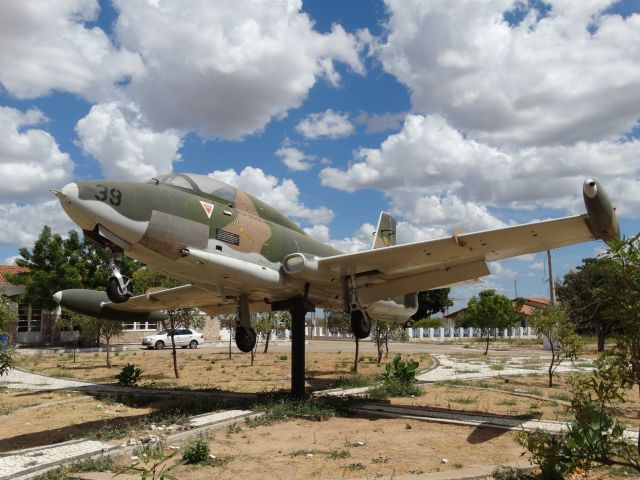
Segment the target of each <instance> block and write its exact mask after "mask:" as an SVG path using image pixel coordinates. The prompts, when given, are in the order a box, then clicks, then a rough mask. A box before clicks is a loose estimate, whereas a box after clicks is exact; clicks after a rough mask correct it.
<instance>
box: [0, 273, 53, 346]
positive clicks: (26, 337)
mask: <svg viewBox="0 0 640 480" xmlns="http://www.w3.org/2000/svg"><path fill="white" fill-rule="evenodd" d="M28 271H29V269H28V268H24V267H16V266H15V265H0V288H1V289H2V291H3V293H4V294H5V295H6V296H8V297H9V298H11V299H12V300H14V302H13V306H14V308H15V311H16V313H17V314H18V324H17V325H16V326H15V327H14V328H13V331H12V332H9V333H11V337H12V338H13V341H14V342H15V343H17V344H28V345H39V344H42V343H51V342H52V341H53V340H54V339H57V338H58V336H59V332H58V318H59V315H60V311H59V309H56V310H46V309H43V308H40V307H39V306H37V305H30V304H27V303H21V302H20V296H21V295H23V294H24V292H25V286H24V285H12V284H11V283H9V282H8V281H7V277H6V276H7V275H15V274H17V273H23V272H28Z"/></svg>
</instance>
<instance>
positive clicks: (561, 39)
mask: <svg viewBox="0 0 640 480" xmlns="http://www.w3.org/2000/svg"><path fill="white" fill-rule="evenodd" d="M545 3H546V4H548V5H550V6H551V10H550V12H549V13H548V15H546V16H544V15H539V13H538V12H537V11H535V9H534V7H531V5H532V4H534V2H522V1H515V0H486V1H482V2H478V1H475V0H460V1H456V2H451V1H449V0H433V1H429V2H424V1H420V0H386V4H387V7H388V11H389V13H390V18H389V21H388V24H387V29H388V32H387V33H388V35H386V36H385V40H384V43H381V44H380V45H378V50H377V53H378V55H379V58H380V59H381V61H382V63H383V65H384V68H385V69H386V70H387V71H388V72H390V73H391V74H393V75H395V76H396V77H397V78H398V79H399V80H400V81H401V82H402V83H404V84H405V85H406V86H407V87H408V88H409V90H410V92H411V101H412V105H413V108H414V110H415V111H418V112H423V113H434V112H435V113H439V114H442V115H443V116H445V117H446V118H447V119H448V121H449V122H450V123H451V124H452V125H454V126H455V127H456V128H458V129H460V130H462V131H464V132H465V133H467V134H469V135H471V136H472V137H474V138H476V139H477V140H482V141H485V142H489V143H490V144H493V145H506V144H511V145H514V144H519V145H522V144H529V145H532V144H537V145H542V144H573V143H575V142H578V141H589V142H592V141H595V142H597V141H602V140H615V139H617V138H618V137H619V136H620V135H622V134H623V133H625V132H627V131H629V130H630V129H631V128H632V127H633V126H634V124H636V122H637V121H638V119H639V117H640V115H639V111H640V96H639V95H638V94H637V92H638V91H639V90H640V49H639V48H637V46H638V45H639V44H640V14H634V15H631V16H628V17H627V18H622V17H621V16H619V15H614V14H606V15H605V14H603V12H604V11H605V10H606V9H607V8H608V7H609V6H611V5H612V4H613V3H614V2H613V1H612V0H592V1H589V2H568V1H566V0H549V1H548V2H545ZM527 5H528V6H527ZM516 7H520V8H524V9H525V10H526V9H528V10H529V11H528V13H526V15H525V17H524V19H523V20H522V22H521V23H520V24H519V25H517V26H515V25H509V24H508V23H507V21H506V20H505V18H504V13H505V12H506V11H509V10H511V9H514V8H516ZM594 29H595V31H594Z"/></svg>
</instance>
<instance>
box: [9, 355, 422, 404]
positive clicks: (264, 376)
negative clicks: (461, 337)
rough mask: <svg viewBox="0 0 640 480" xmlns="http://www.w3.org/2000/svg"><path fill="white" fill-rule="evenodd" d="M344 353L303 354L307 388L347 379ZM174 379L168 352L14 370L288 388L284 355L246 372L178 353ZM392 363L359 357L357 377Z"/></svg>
mask: <svg viewBox="0 0 640 480" xmlns="http://www.w3.org/2000/svg"><path fill="white" fill-rule="evenodd" d="M347 347H350V349H351V350H346V349H345V351H344V352H335V353H330V352H308V353H307V355H306V379H307V387H308V388H310V389H312V390H322V389H326V388H331V387H332V386H333V385H334V384H335V382H336V380H338V379H339V378H340V377H341V376H348V375H350V374H351V368H352V366H353V361H354V354H353V353H352V349H353V345H347ZM177 354H178V368H179V373H180V378H179V379H176V378H175V376H174V373H173V362H172V358H171V350H170V349H165V350H138V351H133V352H121V353H119V354H114V353H112V354H111V363H112V368H107V366H106V354H105V353H79V354H77V355H76V361H75V363H74V361H73V354H70V353H60V354H54V355H20V356H18V366H19V367H22V368H25V369H27V370H30V371H33V372H37V373H42V374H45V375H52V376H58V377H68V378H76V379H80V380H89V381H94V382H97V383H111V384H113V383H117V380H116V378H115V376H116V375H117V374H118V373H120V371H121V370H122V367H124V366H125V365H126V364H128V363H133V364H135V365H136V366H137V367H139V368H141V369H142V372H143V373H142V378H141V381H140V382H139V384H138V385H139V386H141V387H153V388H174V387H179V388H190V389H206V390H222V391H232V392H252V393H255V392H270V391H274V390H286V389H289V388H290V386H291V379H290V378H291V377H290V372H291V363H290V355H289V354H286V353H271V352H269V353H266V354H264V353H258V354H257V355H256V357H255V359H254V364H253V366H251V357H250V355H248V354H237V353H236V354H233V355H232V358H231V360H229V355H228V353H226V352H220V351H218V352H215V351H212V350H207V349H197V350H190V349H186V350H183V349H178V351H177ZM402 357H403V359H408V358H413V359H414V360H416V361H418V362H419V363H420V369H427V368H429V367H430V366H431V365H432V359H431V357H430V356H429V355H428V354H426V353H411V354H403V356H402ZM392 358H393V354H390V356H389V358H388V359H383V360H384V361H383V363H382V365H380V366H378V365H377V363H376V358H375V356H374V355H372V354H371V353H368V354H362V355H360V362H359V367H358V373H360V374H362V375H379V374H380V373H381V372H382V371H384V363H386V362H388V361H389V360H391V359H392Z"/></svg>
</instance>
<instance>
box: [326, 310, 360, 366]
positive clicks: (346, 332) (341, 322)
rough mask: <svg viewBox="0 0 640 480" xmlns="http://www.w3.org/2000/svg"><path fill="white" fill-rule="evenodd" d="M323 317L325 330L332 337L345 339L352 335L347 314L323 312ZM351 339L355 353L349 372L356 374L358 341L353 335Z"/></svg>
mask: <svg viewBox="0 0 640 480" xmlns="http://www.w3.org/2000/svg"><path fill="white" fill-rule="evenodd" d="M324 316H325V321H326V323H327V330H329V332H331V334H332V335H342V336H345V337H346V336H350V335H353V330H352V329H351V316H350V315H349V314H348V313H345V312H342V311H338V310H325V311H324ZM353 339H354V341H355V343H356V352H355V358H354V360H353V368H352V369H351V370H352V371H353V372H357V371H358V363H359V362H358V359H359V356H360V340H359V339H358V337H356V336H355V335H354V336H353Z"/></svg>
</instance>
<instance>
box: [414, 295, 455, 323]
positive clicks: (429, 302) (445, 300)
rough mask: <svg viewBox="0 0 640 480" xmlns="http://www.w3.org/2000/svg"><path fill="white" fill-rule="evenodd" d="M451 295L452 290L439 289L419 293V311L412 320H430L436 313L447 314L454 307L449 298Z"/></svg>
mask: <svg viewBox="0 0 640 480" xmlns="http://www.w3.org/2000/svg"><path fill="white" fill-rule="evenodd" d="M450 293H451V289H450V288H437V289H435V290H423V291H421V292H418V311H417V312H416V313H415V314H414V315H413V316H412V317H411V319H412V320H422V319H423V318H430V317H431V316H432V315H435V314H436V313H445V311H446V310H447V308H448V307H452V306H453V300H451V298H449V294H450Z"/></svg>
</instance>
